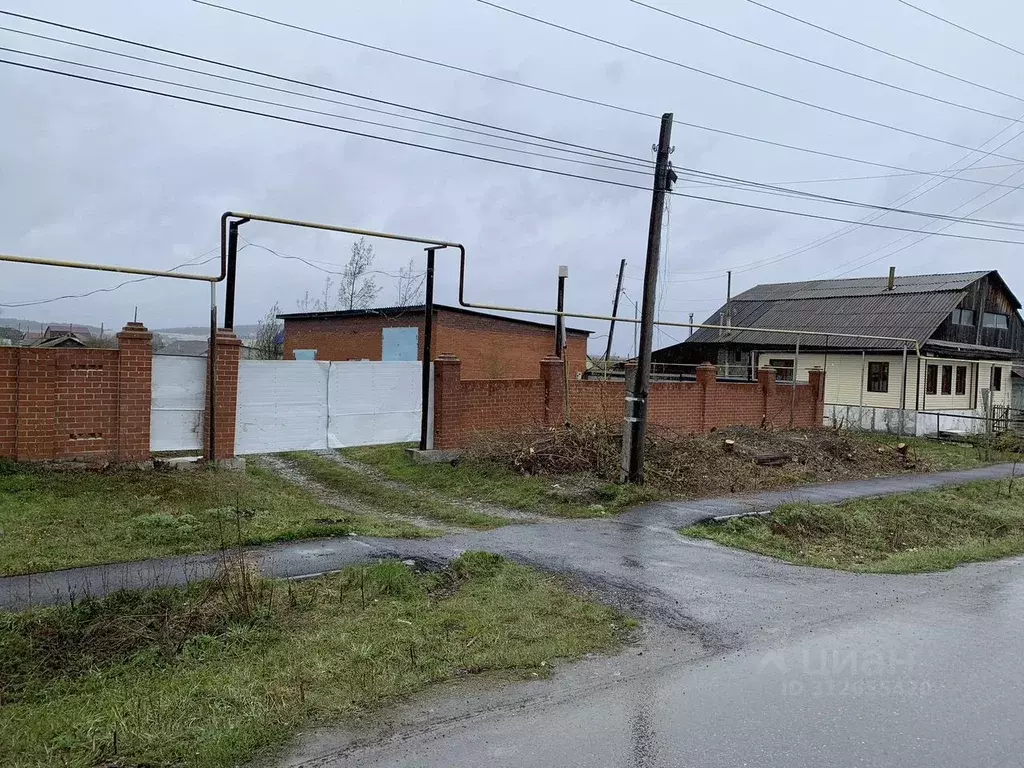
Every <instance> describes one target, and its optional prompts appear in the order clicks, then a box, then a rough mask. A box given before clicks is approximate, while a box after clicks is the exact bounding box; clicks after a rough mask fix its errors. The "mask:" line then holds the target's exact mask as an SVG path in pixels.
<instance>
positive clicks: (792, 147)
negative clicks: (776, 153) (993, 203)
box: [0, 0, 1022, 184]
mask: <svg viewBox="0 0 1024 768" xmlns="http://www.w3.org/2000/svg"><path fill="white" fill-rule="evenodd" d="M192 1H193V2H195V3H198V4H199V5H205V6H208V7H210V8H216V9H218V10H221V11H225V12H227V13H233V14H236V15H239V16H243V17H246V18H250V19H254V20H258V21H262V22H265V23H267V24H273V25H276V26H279V27H283V28H287V29H292V30H296V31H300V32H304V33H307V34H310V35H315V36H318V37H322V38H325V39H330V40H335V41H337V42H340V43H345V44H350V45H355V46H359V47H362V48H367V49H370V50H373V51H377V52H379V53H383V54H388V55H391V56H397V57H400V58H404V59H408V60H412V61H416V62H419V63H421V64H429V65H432V66H436V67H441V68H444V69H448V70H451V71H455V72H460V73H463V74H467V75H473V76H475V77H481V78H484V79H488V80H492V81H497V82H501V83H505V84H506V85H510V86H514V87H518V88H524V89H527V90H531V91H535V92H539V93H545V94H548V95H552V96H557V97H560V98H564V99H569V100H571V101H575V102H577V103H583V104H590V105H592V106H598V107H602V108H605V109H610V110H615V111H618V112H622V113H624V114H631V115H634V116H638V117H645V118H655V119H657V118H659V117H660V115H657V114H654V113H652V112H645V111H642V110H637V109H632V108H630V107H625V106H622V105H619V104H612V103H609V102H604V101H598V100H595V99H589V98H586V97H583V96H579V95H576V94H572V93H567V92H565V91H559V90H555V89H551V88H545V87H542V86H538V85H535V84H532V83H526V82H523V81H520V80H515V79H512V78H508V77H502V76H499V75H494V74H491V73H487V72H480V71H478V70H473V69H469V68H466V67H460V66H457V65H454V64H449V63H447V62H442V61H437V60H434V59H429V58H426V57H423V56H415V55H412V54H408V53H405V52H403V51H395V50H391V49H388V48H383V47H381V46H376V45H371V44H369V43H363V42H361V41H358V40H352V39H350V38H345V37H341V36H339V35H334V34H331V33H329V32H324V31H322V30H318V29H312V28H310V27H303V26H300V25H298V24H292V23H290V22H287V21H282V20H281V19H275V18H271V17H269V16H264V15H261V14H257V13H252V12H249V11H243V10H240V9H238V8H232V7H230V6H226V5H220V4H217V3H213V2H209V1H208V0H192ZM2 13H8V14H9V15H15V16H18V17H19V18H26V19H30V20H33V21H39V22H40V23H48V24H54V23H55V22H47V21H44V20H40V19H36V18H34V17H30V16H24V15H23V14H10V12H6V11H2V10H0V14H2ZM58 26H61V27H63V28H65V29H75V30H76V31H80V32H84V33H86V34H98V33H90V32H88V31H87V30H81V29H78V28H74V27H69V26H67V25H58ZM107 37H109V36H107ZM115 39H116V38H115ZM147 47H152V46H147ZM157 50H163V51H165V52H169V53H174V52H173V51H166V49H157ZM178 55H187V54H178ZM193 58H196V57H193ZM201 60H202V59H201ZM204 61H209V60H204ZM224 66H233V65H224ZM239 69H243V70H244V71H250V72H252V71H253V70H245V69H244V68H239ZM285 79H288V78H285ZM293 82H301V81H293ZM306 85H307V86H309V87H322V86H316V85H313V84H309V83H306ZM673 123H674V124H675V125H678V126H683V127H686V128H692V129H693V130H699V131H706V132H709V133H715V134H719V135H722V136H729V137H730V138H734V139H740V140H742V141H750V142H754V143H758V144H763V145H765V146H770V147H776V148H778V149H785V150H789V151H792V152H803V153H806V154H810V155H815V156H817V157H827V158H830V159H833V160H842V161H845V162H851V163H858V164H860V165H868V166H873V167H875V168H885V169H888V170H893V171H902V172H905V173H915V174H921V175H936V174H934V173H932V172H930V171H922V170H918V169H915V168H908V167H905V166H900V165H892V164H890V163H882V162H878V161H874V160H868V159H865V158H859V157H853V156H850V155H843V154H840V153H837V152H828V151H824V150H818V149H812V148H810V147H803V146H800V145H797V144H789V143H786V142H783V141H776V140H773V139H767V138H764V137H761V136H753V135H750V134H746V133H741V132H739V131H731V130H727V129H724V128H715V127H713V126H709V125H702V124H700V123H694V122H689V121H686V120H681V119H679V118H678V117H677V118H675V119H674V120H673ZM634 159H635V158H634ZM1008 159H1013V158H1008ZM1018 162H1022V161H1020V160H1018ZM957 180H958V181H962V182H966V183H972V184H987V183H988V182H985V181H982V180H980V179H957Z"/></svg>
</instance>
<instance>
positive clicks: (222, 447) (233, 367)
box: [203, 328, 242, 461]
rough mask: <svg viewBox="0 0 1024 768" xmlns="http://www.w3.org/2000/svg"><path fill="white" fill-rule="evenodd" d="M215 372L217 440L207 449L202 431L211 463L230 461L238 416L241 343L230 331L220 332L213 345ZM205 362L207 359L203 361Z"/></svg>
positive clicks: (206, 433)
mask: <svg viewBox="0 0 1024 768" xmlns="http://www.w3.org/2000/svg"><path fill="white" fill-rule="evenodd" d="M215 343H216V345H217V348H216V354H215V362H214V365H215V369H214V372H213V375H214V376H215V377H216V380H217V402H216V403H214V404H213V407H214V408H216V409H217V411H216V414H217V438H216V445H214V446H212V450H211V446H210V431H209V430H208V429H206V430H203V433H204V438H203V441H204V447H205V449H206V456H207V457H208V458H210V459H212V460H213V461H219V460H221V459H230V458H233V457H234V455H235V421H236V419H237V416H238V366H239V363H240V362H241V360H242V341H241V339H239V338H238V337H237V336H236V335H235V334H234V331H229V330H227V329H224V328H221V329H219V330H218V331H217V338H216V341H215ZM207 359H209V358H207ZM209 415H210V393H209V392H207V393H206V417H207V418H209Z"/></svg>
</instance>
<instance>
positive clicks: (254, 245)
mask: <svg viewBox="0 0 1024 768" xmlns="http://www.w3.org/2000/svg"><path fill="white" fill-rule="evenodd" d="M239 238H240V239H241V240H243V241H245V244H246V245H248V246H251V247H252V248H259V249H260V250H261V251H266V252H267V253H270V254H273V255H274V256H277V257H278V258H279V259H288V260H291V261H301V262H302V263H303V264H305V265H307V266H310V267H312V268H313V269H316V270H319V271H321V272H323V273H325V274H328V275H344V274H345V270H344V269H342V270H341V271H338V270H336V269H325V268H324V267H320V266H317V265H318V264H326V265H328V266H331V267H335V266H338V265H337V264H334V263H332V262H329V261H318V260H316V259H306V258H303V257H302V256H292V255H291V254H288V253H282V252H281V251H275V250H274V249H273V248H270V247H268V246H266V245H260V244H259V243H254V242H252V241H251V240H247V239H246V238H244V237H242V236H241V235H239ZM362 274H364V275H385V276H387V277H392V278H396V279H397V278H402V277H405V275H403V274H395V273H394V272H386V271H384V270H382V269H367V270H364V271H363V272H362ZM425 274H426V272H414V273H413V274H412V275H411V276H412V277H420V276H421V275H425Z"/></svg>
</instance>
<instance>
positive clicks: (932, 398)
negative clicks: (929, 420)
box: [918, 358, 988, 411]
mask: <svg viewBox="0 0 1024 768" xmlns="http://www.w3.org/2000/svg"><path fill="white" fill-rule="evenodd" d="M929 365H935V366H938V371H937V373H936V376H937V378H936V383H935V394H934V395H930V394H928V391H927V383H928V379H927V375H928V374H927V371H928V366H929ZM978 365H979V364H978V363H972V362H958V361H956V360H943V359H942V358H922V359H921V379H920V386H921V402H920V403H919V404H918V406H919V409H920V410H922V411H965V410H969V409H971V408H972V407H973V406H974V384H975V378H976V376H977V372H978ZM980 365H982V366H986V365H988V363H981V364H980ZM945 366H950V367H951V368H952V380H951V382H950V394H948V395H944V394H942V369H943V367H945ZM957 368H966V369H967V388H966V390H965V392H964V394H962V395H958V394H956V369H957ZM984 381H985V379H982V384H983V385H984ZM978 407H979V408H980V407H981V399H980V397H979V400H978Z"/></svg>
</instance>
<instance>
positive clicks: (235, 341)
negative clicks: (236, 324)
mask: <svg viewBox="0 0 1024 768" xmlns="http://www.w3.org/2000/svg"><path fill="white" fill-rule="evenodd" d="M217 346H219V347H240V346H242V340H241V339H240V338H238V336H236V335H235V332H234V331H233V330H230V329H228V328H218V329H217Z"/></svg>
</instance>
